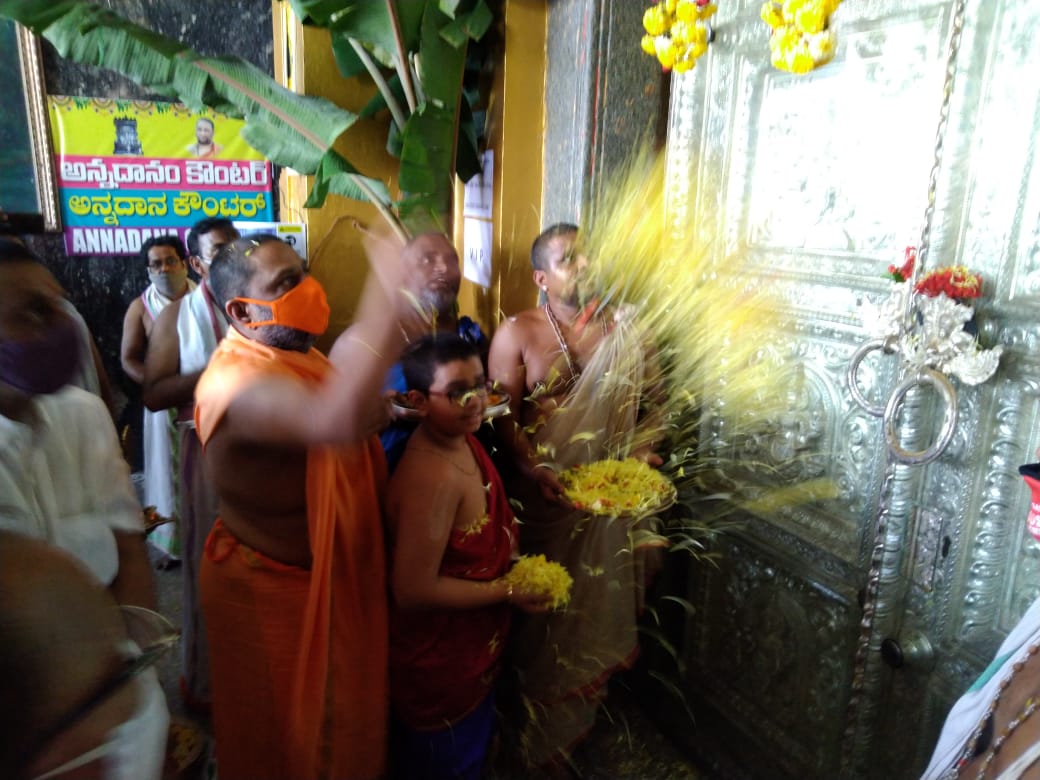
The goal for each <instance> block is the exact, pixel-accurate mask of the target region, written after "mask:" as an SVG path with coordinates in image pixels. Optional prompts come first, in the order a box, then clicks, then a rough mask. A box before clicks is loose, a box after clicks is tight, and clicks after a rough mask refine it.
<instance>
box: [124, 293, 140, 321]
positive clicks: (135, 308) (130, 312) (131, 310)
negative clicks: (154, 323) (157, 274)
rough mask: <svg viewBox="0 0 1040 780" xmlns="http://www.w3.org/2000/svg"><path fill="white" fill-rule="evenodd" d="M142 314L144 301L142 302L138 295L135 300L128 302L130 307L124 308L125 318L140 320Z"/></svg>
mask: <svg viewBox="0 0 1040 780" xmlns="http://www.w3.org/2000/svg"><path fill="white" fill-rule="evenodd" d="M144 314H145V308H144V301H142V300H141V296H140V295H138V296H137V297H136V298H134V299H133V300H132V301H130V305H129V306H127V307H126V316H127V317H137V318H141V317H143V316H144Z"/></svg>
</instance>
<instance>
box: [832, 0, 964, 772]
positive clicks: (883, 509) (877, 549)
mask: <svg viewBox="0 0 1040 780" xmlns="http://www.w3.org/2000/svg"><path fill="white" fill-rule="evenodd" d="M966 5H967V0H957V2H956V3H955V5H954V9H953V21H952V27H951V30H950V41H949V47H948V50H947V56H946V71H945V74H944V77H943V97H942V105H941V106H940V108H939V122H938V125H937V127H936V130H935V148H934V155H933V158H932V169H931V172H930V174H929V176H928V202H927V204H926V206H925V210H924V224H923V225H922V227H921V242H920V245H919V246H918V250H917V262H916V263H914V270H913V272H912V273H911V275H910V278H909V279H908V280H907V281H906V282H905V284H907V285H908V287H907V296H906V301H905V304H904V305H905V308H904V313H903V316H904V329H905V330H907V331H909V330H910V329H912V328H914V327H916V325H917V322H916V319H917V318H916V312H915V309H914V298H915V293H914V287H915V286H916V284H917V280H918V278H919V277H920V275H921V269H922V268H923V266H924V264H925V262H926V261H927V259H928V250H929V248H930V244H931V233H932V220H933V217H934V216H935V198H936V191H937V190H938V184H939V171H940V167H941V164H942V153H943V142H944V140H945V137H946V128H947V125H948V124H949V119H950V102H951V98H952V95H953V82H954V75H955V74H956V71H957V53H958V51H959V50H960V43H961V34H962V32H963V31H964V16H965V6H966ZM886 460H887V465H886V467H885V477H884V482H883V483H882V488H881V494H880V496H879V498H878V501H879V506H878V515H877V520H876V525H875V529H874V543H873V545H872V547H871V550H872V555H871V561H870V569H869V572H868V574H867V583H866V588H865V593H864V599H863V615H862V618H861V620H860V633H859V641H858V645H857V648H856V656H855V660H854V663H853V673H852V686H851V690H850V695H849V704H848V708H847V710H846V718H845V734H844V738H843V748H842V762H841V764H842V766H841V776H842V777H852V776H854V775H855V769H856V767H855V764H856V763H857V761H858V760H861V759H862V755H859V753H860V752H861V751H857V750H856V749H855V748H856V739H855V737H856V734H857V732H858V730H859V729H858V727H859V725H860V724H859V719H860V710H861V709H864V707H863V703H864V702H863V692H864V690H865V688H866V676H867V668H868V666H869V665H870V664H871V663H873V664H877V663H879V661H878V658H877V657H876V656H877V654H876V653H874V654H871V652H870V650H871V638H872V637H873V635H874V618H875V616H876V612H877V606H878V591H879V590H880V588H879V585H880V578H881V569H882V566H883V565H884V559H885V557H886V556H885V538H886V532H887V530H888V518H889V514H890V511H891V500H892V490H893V488H894V484H893V480H894V478H895V469H896V463H895V462H894V461H893V459H892V458H891V457H887V456H886ZM854 754H855V755H854Z"/></svg>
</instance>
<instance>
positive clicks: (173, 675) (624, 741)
mask: <svg viewBox="0 0 1040 780" xmlns="http://www.w3.org/2000/svg"><path fill="white" fill-rule="evenodd" d="M156 577H157V582H158V589H159V610H160V611H161V612H162V613H163V614H164V615H166V616H167V617H168V618H169V619H170V620H171V621H173V622H174V624H178V623H179V622H180V617H181V569H180V568H179V567H176V568H172V569H167V570H164V571H157V572H156ZM179 663H180V659H179V656H177V655H176V654H175V653H170V654H168V655H167V657H166V658H164V659H163V660H162V662H161V663H160V667H159V674H160V677H161V679H162V682H163V688H164V689H165V691H166V698H167V701H168V702H169V706H170V712H171V714H173V715H174V716H175V717H186V718H188V719H190V720H192V721H194V722H195V723H198V724H199V725H200V726H201V727H202V728H204V729H205V730H206V731H207V733H208V732H209V727H210V724H209V722H208V720H207V719H205V718H199V717H198V716H197V715H194V714H189V713H187V712H186V711H185V709H184V705H183V702H182V700H181V696H180V691H179V683H178V679H179ZM194 769H197V771H193V772H192V773H191V775H190V777H189V776H185V775H182V776H181V777H180V778H178V780H199V778H203V777H205V776H206V775H207V768H206V767H205V766H204V764H203V762H200V764H199V766H198V767H195V768H194ZM564 776H565V777H569V778H582V780H700V779H704V780H707V778H708V777H709V775H707V774H704V773H702V772H700V771H698V770H697V769H696V768H695V767H694V766H693V764H692V763H691V762H690V761H688V760H687V759H686V758H685V757H684V755H683V754H682V753H681V752H680V751H679V750H678V749H676V747H675V746H674V745H672V743H670V742H669V741H668V740H667V739H666V738H665V737H664V736H663V735H662V734H661V733H660V732H659V731H658V730H657V729H656V728H655V727H654V726H653V724H652V722H651V721H650V719H649V718H648V717H647V715H646V714H645V713H644V712H643V710H642V709H641V708H640V706H639V705H638V703H637V702H636V700H635V696H634V695H633V693H632V691H631V689H630V685H629V682H628V680H626V679H625V678H624V677H620V678H617V679H616V680H615V682H614V683H613V684H612V686H611V690H610V695H609V696H608V697H607V701H606V703H605V705H604V708H603V710H602V712H601V716H600V718H599V721H598V722H597V725H596V727H595V729H594V730H593V732H592V734H591V735H590V736H589V739H588V740H587V741H586V742H585V743H584V744H583V745H582V746H581V747H580V748H579V749H578V750H577V751H576V753H575V756H574V766H573V768H572V769H570V770H569V774H565V775H564ZM488 778H489V780H514V778H515V780H521V779H523V780H527V778H532V780H533V776H532V775H531V774H530V773H528V772H527V771H526V770H523V769H522V768H520V767H519V766H516V767H514V766H511V764H510V761H509V759H508V756H501V755H500V756H498V758H497V759H496V760H495V762H494V768H493V769H492V770H490V771H489V774H488Z"/></svg>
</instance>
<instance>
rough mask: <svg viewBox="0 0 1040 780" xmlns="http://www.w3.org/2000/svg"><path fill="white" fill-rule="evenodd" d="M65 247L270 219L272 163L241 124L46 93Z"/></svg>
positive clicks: (113, 249) (179, 108) (118, 248)
mask: <svg viewBox="0 0 1040 780" xmlns="http://www.w3.org/2000/svg"><path fill="white" fill-rule="evenodd" d="M48 104H49V109H50V122H51V133H52V135H53V140H54V150H55V157H56V163H57V164H56V172H57V177H58V192H59V198H60V201H61V213H62V223H63V225H64V227H65V251H66V252H67V253H68V254H70V255H121V254H135V253H137V252H138V251H139V250H140V248H141V244H142V242H144V241H146V240H147V239H149V238H151V237H153V236H156V235H168V234H172V235H177V236H180V238H181V240H182V241H183V240H185V238H186V236H187V233H188V231H189V230H190V229H191V226H192V225H193V224H195V223H196V222H198V221H199V220H200V219H204V218H206V217H224V218H227V219H230V220H232V221H234V222H238V221H257V222H270V221H271V220H272V219H273V209H272V204H271V163H270V162H268V161H267V160H265V159H264V158H263V157H262V156H261V155H260V153H259V152H257V151H255V150H254V149H252V148H251V147H250V146H249V145H248V144H247V143H246V142H245V141H244V140H242V138H241V136H240V134H239V131H240V130H241V129H242V127H243V126H244V125H245V122H244V121H243V120H241V119H232V118H230V117H227V116H225V115H223V114H219V113H217V112H214V111H210V110H208V109H203V110H202V111H194V110H192V109H190V108H188V107H187V106H185V105H182V104H180V103H157V102H149V101H143V100H110V99H103V98H80V97H62V96H53V95H52V96H51V97H49V98H48Z"/></svg>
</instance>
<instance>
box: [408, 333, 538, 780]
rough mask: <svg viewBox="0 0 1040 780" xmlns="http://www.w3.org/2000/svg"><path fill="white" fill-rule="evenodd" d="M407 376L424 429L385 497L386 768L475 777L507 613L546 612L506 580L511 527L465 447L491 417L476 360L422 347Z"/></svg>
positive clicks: (501, 497)
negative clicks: (390, 715) (387, 611)
mask: <svg viewBox="0 0 1040 780" xmlns="http://www.w3.org/2000/svg"><path fill="white" fill-rule="evenodd" d="M403 368H404V375H405V379H406V380H407V383H408V388H409V390H408V393H407V399H408V403H409V405H410V406H411V407H412V408H413V409H415V410H416V411H417V413H418V415H419V418H420V422H419V427H418V428H417V429H416V430H415V432H414V433H413V434H412V436H411V438H410V439H409V440H408V446H407V448H406V449H405V452H404V455H403V456H402V458H401V461H400V464H399V465H398V467H397V469H396V471H395V472H394V474H393V476H392V477H391V480H390V485H389V489H388V491H387V495H388V500H387V526H388V528H387V531H388V536H389V539H390V546H391V550H390V560H391V572H390V588H391V594H392V600H391V601H392V603H391V609H390V700H391V707H392V713H393V728H392V735H393V736H392V738H391V745H392V749H391V756H392V759H391V760H392V761H393V762H395V764H396V766H395V767H394V774H395V775H396V776H398V777H407V778H449V777H450V778H479V777H480V776H481V774H482V771H483V765H484V757H485V754H486V752H487V746H488V743H489V742H490V739H491V735H492V731H493V727H494V721H495V708H494V698H493V694H492V689H493V686H494V684H495V680H496V679H497V677H498V669H499V659H500V657H501V654H502V650H503V648H504V646H505V642H506V635H507V633H508V631H509V622H510V609H509V605H510V604H513V605H515V606H518V607H520V608H521V609H524V610H526V611H540V610H544V609H545V608H546V607H547V606H548V603H549V602H548V599H547V597H545V596H542V595H535V594H532V593H531V592H529V591H528V590H527V589H525V588H523V587H519V586H514V585H513V584H512V582H511V581H510V580H509V579H508V578H506V577H505V575H506V574H507V572H508V571H509V568H510V565H511V563H512V561H513V559H514V557H515V553H516V520H515V519H514V517H513V513H512V511H511V510H510V508H509V503H508V501H507V499H506V496H505V491H504V490H503V488H502V482H501V480H500V478H499V476H498V473H497V472H496V471H495V467H494V466H493V465H492V463H491V460H490V458H488V456H487V454H486V453H485V452H484V450H483V448H482V447H481V446H480V444H479V443H478V442H477V440H476V439H475V438H474V437H473V433H474V432H475V431H476V430H477V429H478V428H479V427H480V425H481V424H482V422H483V420H484V411H485V408H486V406H487V386H486V379H485V377H484V368H483V365H482V364H481V360H480V356H479V354H478V353H477V351H476V349H475V348H474V347H473V345H471V344H469V343H468V342H465V341H463V340H462V339H460V338H458V337H457V336H455V335H451V334H437V335H433V336H428V337H426V338H425V339H423V340H422V341H420V342H418V343H417V344H416V345H415V346H414V347H413V348H412V349H410V350H409V351H408V352H407V353H406V354H405V356H404V360H403Z"/></svg>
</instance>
